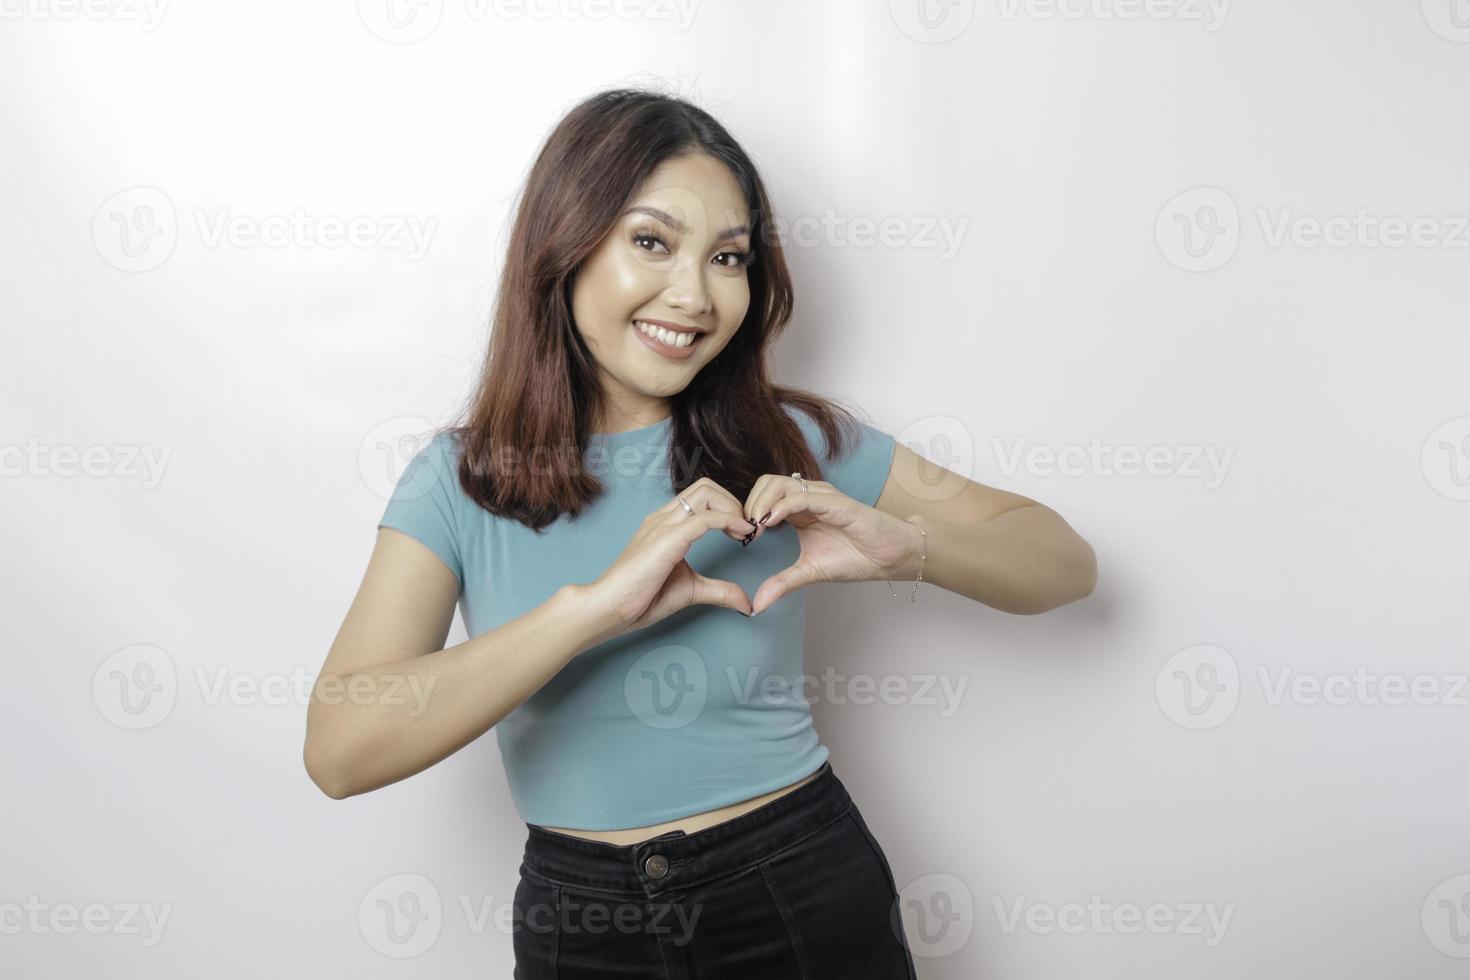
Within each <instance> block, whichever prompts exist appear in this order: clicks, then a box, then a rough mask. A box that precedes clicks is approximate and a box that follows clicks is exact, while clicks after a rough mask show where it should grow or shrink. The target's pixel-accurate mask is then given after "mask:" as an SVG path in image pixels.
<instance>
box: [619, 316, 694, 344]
mask: <svg viewBox="0 0 1470 980" xmlns="http://www.w3.org/2000/svg"><path fill="white" fill-rule="evenodd" d="M633 329H634V330H637V331H638V332H639V333H641V334H643V336H645V337H647V338H649V339H650V340H653V341H657V342H658V343H660V344H662V345H663V346H665V347H668V348H671V349H673V350H684V349H685V348H688V347H693V346H694V345H695V344H697V343H699V338H701V337H703V336H704V334H702V333H698V332H696V331H689V332H687V333H686V332H684V331H680V330H670V329H668V328H667V327H655V326H653V325H652V324H650V323H645V322H644V321H642V320H634V321H633Z"/></svg>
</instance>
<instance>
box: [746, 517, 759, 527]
mask: <svg viewBox="0 0 1470 980" xmlns="http://www.w3.org/2000/svg"><path fill="white" fill-rule="evenodd" d="M745 523H747V524H749V525H750V526H751V527H752V528H757V527H760V525H759V524H757V523H756V522H755V521H753V520H751V519H750V518H748V517H747V518H746V519H745Z"/></svg>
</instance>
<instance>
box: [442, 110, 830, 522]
mask: <svg viewBox="0 0 1470 980" xmlns="http://www.w3.org/2000/svg"><path fill="white" fill-rule="evenodd" d="M693 152H703V153H707V154H709V155H711V156H713V157H715V158H717V159H719V160H721V161H723V162H724V163H725V164H726V165H727V166H728V167H729V168H730V171H731V173H732V174H733V176H734V178H735V180H736V182H737V183H738V184H739V186H740V188H741V189H742V191H743V192H744V196H745V201H746V205H747V207H748V208H749V210H750V214H751V241H752V246H751V247H752V249H753V251H754V253H755V254H754V257H753V259H752V261H751V264H750V265H749V266H748V267H747V272H746V274H747V276H748V277H749V285H750V309H749V311H748V312H747V313H746V316H745V319H744V321H742V323H741V325H740V328H739V330H737V331H736V333H735V335H734V337H732V338H731V339H730V341H729V343H728V344H726V346H725V347H724V349H723V350H721V351H720V353H719V355H718V356H717V357H715V359H714V360H712V361H711V362H710V363H708V364H706V365H705V366H704V367H703V368H702V369H701V370H700V371H699V373H698V374H697V375H695V377H694V378H693V380H691V381H690V383H689V384H688V385H687V386H686V387H685V389H684V390H683V391H681V392H679V393H678V394H676V395H673V396H671V398H670V408H671V426H670V435H669V440H670V441H669V446H668V457H667V459H668V468H669V474H670V480H671V485H670V493H671V494H673V493H677V492H681V491H683V490H684V489H686V488H687V487H688V486H689V485H690V484H691V483H693V482H694V481H695V480H697V479H699V478H700V477H701V476H707V477H709V478H710V479H711V480H714V481H715V482H716V483H718V484H719V485H720V486H722V487H724V488H725V489H726V490H729V491H730V492H731V493H732V494H734V495H735V496H736V497H737V498H739V499H741V500H744V499H745V497H746V496H747V495H748V494H749V493H750V490H751V488H752V487H753V486H754V485H755V481H756V479H757V478H758V477H759V476H760V475H761V474H763V473H783V474H784V473H791V472H792V471H795V470H800V471H801V472H802V473H803V474H804V475H806V476H807V477H808V478H809V479H821V478H822V477H821V476H820V472H821V471H820V467H819V466H818V464H817V460H816V459H815V458H814V456H813V454H812V452H811V450H810V449H809V447H808V446H807V442H806V439H805V438H804V437H803V435H802V432H801V430H800V429H799V428H798V426H797V424H796V423H795V422H794V421H793V420H792V419H791V418H790V416H788V415H787V413H786V411H785V410H784V409H783V408H782V406H783V405H791V406H793V407H796V408H799V409H801V410H802V411H804V412H805V413H806V414H807V415H808V416H809V417H810V418H811V419H812V421H814V422H815V423H816V424H817V426H818V427H819V428H820V430H821V432H822V434H823V437H824V439H825V440H826V445H827V446H828V447H830V449H829V453H828V458H829V459H831V458H835V456H840V455H841V454H842V452H843V442H844V440H843V434H842V432H841V431H839V424H840V425H843V426H846V425H847V424H849V423H850V422H851V421H852V420H853V416H852V414H851V413H850V412H848V411H847V410H846V409H844V408H841V407H839V406H837V405H835V404H834V403H832V402H830V401H828V400H827V399H824V398H822V397H820V396H818V395H816V394H813V393H811V392H809V391H805V390H802V389H799V388H790V387H784V386H780V385H776V384H774V383H773V382H772V381H771V380H770V379H769V378H768V377H767V375H766V360H765V352H766V348H767V346H768V345H769V344H770V342H771V341H772V340H774V339H775V337H777V336H778V335H779V334H780V332H781V331H782V329H783V328H784V327H785V324H786V322H787V320H788V319H789V318H790V316H791V308H792V300H793V296H792V289H791V276H790V273H789V272H788V271H787V268H786V262H785V259H784V258H783V257H782V253H781V246H780V243H779V242H778V241H777V238H776V235H775V234H774V233H773V232H772V229H771V226H770V223H769V222H770V215H771V207H770V203H769V201H768V199H767V196H766V190H765V186H764V185H763V183H762V182H761V179H760V176H759V175H758V174H757V172H756V169H755V165H754V164H753V163H752V162H751V160H750V158H749V157H748V156H747V155H746V153H745V151H744V150H743V149H742V148H741V147H740V145H739V144H738V143H736V142H735V140H734V138H733V137H731V135H730V134H729V133H728V132H726V130H725V128H724V127H723V126H721V125H720V124H719V123H718V122H717V121H716V120H715V119H714V118H713V117H712V116H710V115H709V114H708V113H707V112H705V111H704V110H702V109H700V108H698V107H696V106H694V105H691V104H690V103H688V102H686V101H684V100H683V99H680V98H677V97H674V96H669V95H664V94H660V93H655V92H650V91H642V90H638V89H627V88H621V89H612V90H609V91H604V92H600V93H597V94H595V95H593V96H592V97H590V98H588V99H586V100H585V101H583V102H581V103H579V104H578V105H576V106H575V107H574V108H572V110H571V111H570V112H568V113H567V114H566V116H565V117H564V118H563V119H562V120H561V122H560V123H559V124H558V125H557V126H556V128H555V129H554V130H553V131H552V133H551V135H550V136H548V137H547V139H546V142H545V144H544V145H543V146H542V148H541V152H540V153H539V154H538V155H537V157H536V160H535V162H534V164H533V165H532V167H531V170H530V173H529V175H528V176H527V178H526V182H525V185H524V187H523V188H522V190H521V193H520V196H519V201H518V204H517V205H516V214H515V219H514V224H513V226H512V230H511V234H510V241H509V244H508V247H507V250H506V259H505V265H504V267H503V270H502V273H501V278H500V286H499V293H498V298H497V301H496V304H495V311H494V314H493V317H492V321H491V337H490V345H489V348H488V350H487V352H486V355H485V361H484V365H483V368H482V370H481V373H480V379H479V383H478V386H477V389H476V391H475V392H474V394H473V395H472V398H471V403H470V407H469V414H468V421H467V422H466V423H465V424H463V425H458V426H453V427H451V428H450V429H449V430H448V431H450V432H451V433H453V434H454V435H455V436H457V437H458V439H459V442H460V449H461V452H460V462H459V482H460V485H461V487H462V488H463V489H464V492H465V494H466V495H467V496H468V497H469V498H470V499H472V500H474V501H475V502H476V503H478V504H479V505H480V506H481V507H483V508H484V509H486V510H488V511H490V512H491V513H493V514H497V515H499V516H502V517H508V518H513V519H515V520H516V521H519V522H521V523H522V524H525V525H526V526H528V527H530V528H532V529H533V530H536V531H540V530H541V529H542V528H544V527H545V526H546V525H548V524H550V523H552V522H553V521H555V520H556V519H557V518H558V517H559V516H560V515H561V514H562V513H564V512H565V513H569V514H571V515H573V516H576V515H577V514H580V513H581V511H582V509H583V508H584V507H585V506H587V504H589V503H590V502H591V501H592V499H593V498H594V497H596V496H597V495H598V494H599V493H600V492H601V491H602V489H603V484H602V482H601V481H600V480H598V479H597V477H596V476H594V475H592V474H591V473H589V472H588V467H587V465H585V464H584V462H583V461H582V459H581V453H582V452H584V451H585V449H586V447H587V436H588V434H589V433H590V432H591V428H592V425H593V424H594V422H595V420H596V419H598V418H599V417H600V415H601V410H602V407H603V401H602V398H603V394H602V391H601V389H600V385H599V383H598V380H597V379H598V374H597V363H596V360H595V358H594V356H593V355H592V353H591V351H590V350H588V348H587V346H586V344H585V342H584V341H583V340H582V337H581V334H580V333H578V331H577V329H576V326H575V324H574V322H573V319H572V313H571V309H572V300H571V297H572V292H571V290H572V284H573V282H574V280H575V278H576V275H577V272H578V270H579V269H580V268H581V265H582V262H583V261H584V260H585V259H586V258H587V256H588V255H590V254H591V253H592V251H593V250H594V248H595V247H596V246H597V244H598V243H599V242H600V241H601V240H602V239H603V237H604V236H605V235H606V234H607V232H608V231H609V229H610V228H611V226H612V224H613V223H614V222H615V221H616V220H617V218H618V216H619V215H620V214H621V213H622V212H623V210H624V208H625V207H626V206H627V204H628V202H629V200H630V199H631V197H632V195H633V194H634V193H635V192H636V190H637V188H638V187H639V185H640V184H641V183H642V182H643V180H644V179H645V178H646V177H647V176H648V175H649V174H650V173H651V172H652V171H653V170H654V169H655V168H656V167H658V166H659V164H661V163H662V162H663V161H665V160H667V159H670V158H673V157H679V156H683V155H685V154H687V153H693ZM548 446H559V447H568V449H569V451H568V452H567V453H559V452H551V453H548V452H547V449H546V447H548ZM573 447H575V450H576V451H575V452H571V451H570V449H571V448H573ZM529 459H534V460H536V461H537V462H536V465H533V466H520V465H507V461H508V460H529ZM542 460H544V461H545V462H544V463H542V462H541V461H542ZM497 464H498V465H497Z"/></svg>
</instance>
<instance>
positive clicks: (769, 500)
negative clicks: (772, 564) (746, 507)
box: [756, 474, 836, 537]
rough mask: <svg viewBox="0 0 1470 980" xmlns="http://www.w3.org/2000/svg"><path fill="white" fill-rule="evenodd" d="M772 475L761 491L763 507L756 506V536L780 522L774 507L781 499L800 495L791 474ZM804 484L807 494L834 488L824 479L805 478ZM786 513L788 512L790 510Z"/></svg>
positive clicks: (797, 482)
mask: <svg viewBox="0 0 1470 980" xmlns="http://www.w3.org/2000/svg"><path fill="white" fill-rule="evenodd" d="M772 477H773V478H772V480H771V483H770V484H769V485H768V486H767V488H766V490H765V491H764V493H763V500H762V503H763V504H764V508H763V509H762V508H761V507H760V506H758V507H757V508H756V509H757V511H758V513H757V514H756V524H757V525H758V526H759V527H760V529H761V530H760V531H758V532H757V533H756V536H757V537H759V536H760V533H761V532H763V531H764V530H765V529H767V528H771V527H775V526H776V525H777V524H778V523H780V521H779V520H778V519H777V516H776V508H777V506H778V505H779V504H780V502H781V501H783V500H786V499H788V498H791V497H800V496H801V495H802V489H801V481H800V480H798V479H796V478H795V477H792V476H775V475H774V474H772ZM763 479H764V478H763ZM806 485H807V492H808V493H809V494H823V493H831V492H833V491H835V490H836V488H835V487H833V486H832V484H830V483H827V482H826V481H824V480H807V481H806ZM786 513H787V514H789V513H790V511H787V512H786ZM762 517H764V518H765V521H764V523H762V521H761V518H762Z"/></svg>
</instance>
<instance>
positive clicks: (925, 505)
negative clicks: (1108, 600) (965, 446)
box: [874, 443, 1097, 615]
mask: <svg viewBox="0 0 1470 980" xmlns="http://www.w3.org/2000/svg"><path fill="white" fill-rule="evenodd" d="M936 476H937V478H936ZM911 491H912V492H911ZM874 507H875V508H877V509H878V510H881V511H883V512H884V513H885V514H890V515H892V516H894V517H897V518H899V519H910V520H912V521H913V523H914V525H916V526H915V528H914V531H913V539H914V540H913V551H912V554H911V555H910V557H909V560H908V561H906V562H905V563H904V564H903V565H902V566H900V568H899V570H898V571H896V572H895V573H894V576H893V578H892V580H891V581H892V582H893V588H894V591H896V592H898V594H899V595H900V596H905V595H908V594H909V593H908V592H905V591H903V589H904V588H905V585H904V582H905V581H906V582H909V583H912V582H913V580H914V578H915V576H917V575H918V573H919V564H920V561H919V556H920V555H923V554H924V552H925V549H926V548H927V551H928V554H927V556H926V557H925V558H924V561H923V568H924V581H925V582H932V583H933V584H935V585H937V586H939V587H940V588H942V589H947V590H949V591H950V592H954V593H957V594H959V595H962V596H966V597H967V598H970V599H974V600H975V601H976V602H983V603H985V604H986V605H987V606H993V607H994V608H996V609H1000V610H1002V611H1004V612H1010V613H1018V614H1024V615H1030V614H1034V613H1040V612H1046V611H1047V610H1050V609H1055V608H1056V607H1058V606H1061V605H1065V604H1066V603H1069V602H1073V601H1075V600H1077V599H1082V598H1085V597H1087V596H1089V595H1091V594H1092V590H1093V587H1094V586H1095V585H1096V583H1097V557H1096V555H1095V553H1094V552H1093V549H1092V546H1091V545H1089V544H1088V543H1087V542H1086V541H1085V540H1083V538H1082V537H1081V535H1079V534H1078V533H1077V532H1076V531H1074V530H1072V527H1071V525H1069V524H1068V523H1067V522H1066V521H1065V520H1063V519H1062V517H1061V515H1060V514H1058V513H1057V512H1056V511H1054V510H1052V509H1051V508H1049V507H1046V506H1045V505H1043V504H1040V503H1037V502H1036V501H1035V500H1032V499H1030V498H1029V497H1023V496H1021V495H1020V494H1015V493H1009V492H1007V491H1005V490H997V489H995V488H994V487H987V486H985V485H983V484H980V483H976V482H974V481H973V480H967V479H965V478H964V477H963V476H960V475H959V474H958V473H954V472H951V471H949V470H945V469H943V468H942V467H938V466H936V465H935V464H934V463H931V462H929V461H928V460H926V459H924V458H923V457H921V456H919V455H917V454H916V453H914V452H913V451H912V450H910V449H908V448H907V447H905V446H904V445H902V444H901V443H900V444H895V446H894V448H893V464H892V467H891V468H890V470H889V473H888V479H887V481H886V482H885V483H884V485H883V492H882V493H881V494H879V496H878V500H877V502H876V503H875V504H874ZM920 527H922V528H923V529H924V531H925V532H926V534H924V535H921V534H920V533H919V530H918V528H920ZM901 578H902V579H903V580H904V581H900V579H901ZM907 588H908V589H910V590H912V588H913V586H912V585H911V584H910V585H908V586H907Z"/></svg>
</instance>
